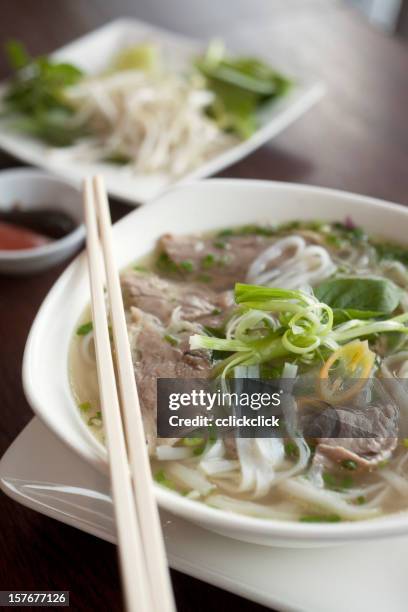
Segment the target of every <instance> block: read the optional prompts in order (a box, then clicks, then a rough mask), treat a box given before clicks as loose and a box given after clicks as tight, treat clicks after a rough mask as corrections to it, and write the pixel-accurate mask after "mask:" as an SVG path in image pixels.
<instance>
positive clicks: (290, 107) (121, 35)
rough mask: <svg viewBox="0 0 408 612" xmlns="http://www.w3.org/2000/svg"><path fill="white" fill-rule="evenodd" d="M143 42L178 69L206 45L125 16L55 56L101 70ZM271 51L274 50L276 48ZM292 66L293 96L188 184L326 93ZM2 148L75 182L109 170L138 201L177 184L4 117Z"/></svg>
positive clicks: (110, 182) (111, 185)
mask: <svg viewBox="0 0 408 612" xmlns="http://www.w3.org/2000/svg"><path fill="white" fill-rule="evenodd" d="M142 41H153V42H156V43H158V44H159V45H160V47H161V48H162V49H163V51H164V53H165V57H166V61H168V62H169V63H170V64H171V65H173V66H174V67H176V68H177V67H183V66H186V65H190V64H191V59H192V58H193V57H195V56H197V54H198V53H199V52H200V50H203V49H204V48H205V44H201V43H200V42H198V41H194V40H191V39H189V38H186V37H184V36H181V35H179V34H174V33H171V32H169V31H166V30H163V29H160V28H157V27H154V26H152V25H149V24H147V23H143V22H142V21H137V20H135V19H129V18H123V19H119V20H116V21H113V22H111V23H109V24H107V25H105V26H103V27H102V28H100V29H98V30H94V31H93V32H91V33H89V34H87V35H85V36H83V37H81V38H79V39H77V40H75V41H73V42H72V43H70V44H68V45H66V46H65V47H62V48H61V49H59V50H58V51H56V52H55V53H53V54H52V55H53V56H54V57H56V58H58V59H60V60H64V61H68V62H72V63H74V64H76V65H78V66H79V67H81V68H82V69H83V70H84V71H85V72H87V73H97V72H99V71H101V70H103V69H104V68H105V67H106V66H107V65H108V63H109V60H110V59H111V58H112V56H113V55H114V54H115V53H116V52H117V51H119V50H120V49H121V48H123V47H126V46H129V45H131V44H137V43H138V42H142ZM236 52H237V53H239V52H240V50H239V49H237V50H236ZM241 52H242V51H241ZM271 53H272V54H273V52H272V51H271ZM266 59H268V58H266ZM269 61H270V60H269ZM290 66H291V63H290V62H288V66H287V67H285V66H282V65H279V69H280V70H282V72H284V73H287V74H288V75H289V76H292V77H293V79H294V81H295V83H296V85H295V86H294V87H293V89H292V90H291V92H290V93H289V94H288V95H287V96H285V97H283V98H282V99H280V100H278V101H277V102H276V103H271V104H270V105H269V106H268V107H267V108H265V109H264V110H263V111H262V115H261V117H260V127H259V129H258V130H257V131H256V132H255V133H254V134H253V135H252V136H251V138H249V139H247V140H245V141H242V142H240V143H239V144H237V145H236V146H234V147H232V148H230V149H228V150H227V151H225V152H223V153H221V154H219V155H217V156H216V157H214V158H212V159H211V160H210V161H208V162H206V163H205V164H202V165H201V166H199V167H198V168H196V169H195V170H194V171H193V172H191V173H189V174H188V175H186V176H184V177H183V178H182V179H181V180H182V181H183V182H184V181H189V180H192V179H196V178H204V177H207V176H210V175H212V174H215V173H217V172H219V171H220V170H222V169H223V168H225V167H227V166H229V165H231V164H233V163H235V162H236V161H238V160H240V159H242V158H243V157H245V156H247V155H249V153H251V152H253V151H254V150H255V149H257V148H258V147H260V146H261V145H263V144H265V143H266V142H267V141H269V140H270V139H271V138H273V137H274V136H276V135H277V134H278V133H279V132H281V131H282V130H284V129H285V128H286V127H288V125H290V124H291V123H292V122H293V121H295V120H296V119H297V118H298V117H300V116H301V115H302V114H303V113H305V112H306V111H307V110H308V109H309V108H310V107H311V106H313V105H314V104H315V103H316V102H317V101H318V100H319V99H320V98H321V97H322V95H323V94H324V86H323V84H322V83H321V82H317V81H316V80H314V79H313V78H312V76H311V75H309V74H304V73H302V71H300V72H299V71H298V72H296V70H295V71H293V70H292V69H291V67H290ZM298 70H299V69H298ZM0 148H2V149H4V150H5V151H7V152H8V153H10V154H11V155H13V156H14V157H16V158H19V159H21V160H23V161H24V162H27V163H29V164H33V165H35V166H40V167H42V168H45V169H47V170H49V171H51V172H54V173H55V174H57V175H60V176H62V177H64V178H66V179H68V180H71V181H72V182H73V183H75V184H79V183H80V182H81V181H82V179H83V178H84V176H85V175H89V174H95V173H97V172H103V174H104V176H105V179H106V184H107V187H108V191H109V193H110V194H111V195H112V196H114V197H117V198H120V199H123V200H127V201H129V202H131V203H135V204H137V203H145V202H147V201H149V200H150V199H151V198H154V197H156V196H157V195H159V194H160V193H162V192H163V191H164V190H165V189H166V188H167V187H168V186H169V185H171V184H173V183H174V182H175V179H174V177H171V176H169V175H166V174H160V175H158V174H155V175H149V176H147V175H144V176H140V175H139V176H137V175H135V174H133V173H132V172H131V171H130V170H129V169H127V168H125V167H122V168H121V167H117V166H116V167H115V166H113V165H108V164H93V163H92V164H90V163H84V161H83V160H79V159H75V157H74V155H73V153H72V152H71V151H69V150H68V149H63V148H62V149H55V148H50V147H48V146H46V145H44V144H42V143H41V142H39V141H36V140H34V139H32V138H30V137H28V136H25V135H22V134H19V133H17V132H16V131H13V130H12V129H10V127H8V126H7V122H6V120H4V119H3V120H1V121H0Z"/></svg>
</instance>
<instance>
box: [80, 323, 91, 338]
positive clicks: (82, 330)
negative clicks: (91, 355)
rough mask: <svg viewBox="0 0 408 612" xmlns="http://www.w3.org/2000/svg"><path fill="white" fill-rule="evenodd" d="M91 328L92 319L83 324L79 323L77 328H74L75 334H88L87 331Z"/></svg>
mask: <svg viewBox="0 0 408 612" xmlns="http://www.w3.org/2000/svg"><path fill="white" fill-rule="evenodd" d="M92 329H93V323H92V321H88V322H87V323H84V324H83V325H80V326H79V327H78V329H77V330H76V334H77V336H86V335H87V334H89V332H91V331H92Z"/></svg>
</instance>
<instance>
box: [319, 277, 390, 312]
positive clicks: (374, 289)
mask: <svg viewBox="0 0 408 612" xmlns="http://www.w3.org/2000/svg"><path fill="white" fill-rule="evenodd" d="M315 295H316V297H317V298H318V299H319V300H320V301H321V302H324V303H325V304H327V305H328V306H330V307H331V308H333V309H335V310H341V311H343V313H345V314H346V315H347V317H350V318H353V319H355V318H356V319H367V318H370V317H378V316H382V315H387V314H391V313H392V312H394V310H395V309H396V308H397V306H398V304H399V302H400V298H401V290H400V289H399V288H398V287H397V286H396V285H395V284H394V283H393V282H391V281H390V280H388V279H382V278H361V277H360V278H356V277H344V278H333V279H330V280H327V281H325V282H323V283H321V285H319V286H318V287H316V289H315Z"/></svg>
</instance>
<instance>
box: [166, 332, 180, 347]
mask: <svg viewBox="0 0 408 612" xmlns="http://www.w3.org/2000/svg"><path fill="white" fill-rule="evenodd" d="M163 337H164V339H165V340H166V342H168V343H169V344H171V346H178V345H179V344H180V340H179V339H178V338H176V337H175V336H172V335H171V334H165V335H164V336H163Z"/></svg>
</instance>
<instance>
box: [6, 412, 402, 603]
mask: <svg viewBox="0 0 408 612" xmlns="http://www.w3.org/2000/svg"><path fill="white" fill-rule="evenodd" d="M39 448H41V453H39V452H38V449H39ZM0 487H1V488H2V489H3V491H4V493H6V494H7V495H9V496H10V497H12V498H13V499H14V500H15V501H17V502H19V503H21V504H24V505H25V506H28V507H29V508H31V509H32V510H36V511H37V512H41V513H42V514H45V515H47V516H50V517H52V518H54V519H56V520H58V521H62V522H63V523H67V524H68V525H71V526H72V527H76V528H77V529H82V530H83V531H86V532H87V533H91V534H93V535H95V536H96V537H98V538H102V539H104V540H108V541H109V542H115V541H116V536H115V523H114V517H113V508H112V503H111V498H110V492H109V482H108V479H107V478H106V477H105V476H103V475H102V474H99V473H97V472H96V471H95V469H94V468H93V467H92V466H91V465H89V464H88V463H86V462H85V461H83V460H82V459H81V458H80V457H79V456H78V455H77V454H76V453H73V452H72V451H71V450H70V449H69V448H67V447H66V446H65V445H64V444H63V443H62V442H61V441H60V440H58V439H57V438H56V436H54V435H53V434H52V433H51V432H50V431H49V429H48V428H46V427H45V426H44V425H43V423H41V422H40V420H39V419H38V418H34V419H33V420H32V421H31V423H29V424H28V425H27V427H26V428H25V429H24V430H23V431H22V432H21V434H20V435H19V436H18V438H17V439H16V440H15V441H14V442H13V444H12V445H11V447H10V448H9V449H8V451H7V452H6V454H5V455H4V456H3V457H2V459H1V461H0ZM160 516H161V524H162V529H163V533H164V541H165V545H166V550H167V556H168V561H169V564H170V567H172V568H174V569H177V570H179V571H180V572H183V573H185V574H189V575H190V576H194V577H195V578H199V579H200V580H204V581H205V582H208V583H210V584H214V585H216V586H218V587H221V588H223V589H226V590H227V591H231V592H232V593H235V594H237V595H241V596H242V597H246V598H248V599H250V600H251V601H255V602H258V603H260V604H262V605H264V606H269V607H270V608H272V609H273V610H282V611H285V612H345V610H347V611H349V612H356V611H357V610H358V612H384V611H385V610H386V611H387V612H406V609H407V604H406V571H405V566H406V550H407V545H408V536H405V537H403V538H398V539H395V538H393V539H385V540H381V541H376V542H355V543H354V544H348V545H346V546H333V547H331V548H322V549H309V550H308V549H303V550H298V549H292V550H291V549H289V548H288V549H286V550H284V549H282V548H272V547H266V546H257V545H256V544H249V543H246V542H238V541H236V540H235V541H234V540H232V539H231V538H223V537H222V536H220V535H218V534H215V533H209V532H208V531H207V530H205V529H201V528H200V527H197V526H196V525H193V524H192V523H191V522H187V521H185V520H183V519H181V518H179V517H176V516H174V515H172V514H170V513H168V512H166V511H163V510H162V511H161V512H160ZM112 553H113V551H112ZM385 559H392V563H386V562H384V560H385ZM236 609H240V606H239V605H238V606H236Z"/></svg>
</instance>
